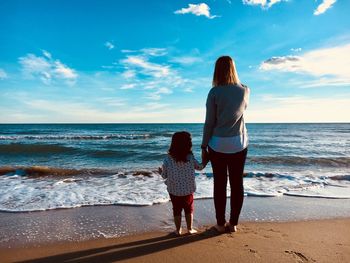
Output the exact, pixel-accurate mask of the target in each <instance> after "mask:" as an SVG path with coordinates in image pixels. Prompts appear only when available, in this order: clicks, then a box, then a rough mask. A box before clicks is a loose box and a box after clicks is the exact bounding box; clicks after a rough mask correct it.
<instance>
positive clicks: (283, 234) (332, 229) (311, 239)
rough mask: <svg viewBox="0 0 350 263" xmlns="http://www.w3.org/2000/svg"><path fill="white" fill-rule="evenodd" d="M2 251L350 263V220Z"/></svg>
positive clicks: (43, 257)
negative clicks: (234, 231) (222, 232)
mask: <svg viewBox="0 0 350 263" xmlns="http://www.w3.org/2000/svg"><path fill="white" fill-rule="evenodd" d="M0 253H1V255H2V256H1V257H2V262H14V261H17V262H116V261H118V262H120V261H122V262H350V219H332V220H313V221H300V222H278V223H277V222H275V223H271V222H260V223H253V222H246V223H243V224H241V225H240V227H239V231H238V232H236V233H225V234H221V235H219V234H217V233H216V232H215V231H214V230H213V229H212V228H202V229H201V230H200V232H199V233H198V234H196V235H192V236H188V235H184V236H181V237H174V236H172V235H169V234H168V233H165V232H150V233H144V234H138V235H131V236H126V237H120V238H111V239H105V238H102V239H97V240H90V241H83V242H63V243H56V244H51V245H43V246H40V247H33V248H32V247H28V248H15V249H5V250H4V249H1V250H0Z"/></svg>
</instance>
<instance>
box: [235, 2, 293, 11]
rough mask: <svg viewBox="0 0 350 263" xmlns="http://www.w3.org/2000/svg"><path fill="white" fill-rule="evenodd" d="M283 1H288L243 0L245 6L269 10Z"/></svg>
mask: <svg viewBox="0 0 350 263" xmlns="http://www.w3.org/2000/svg"><path fill="white" fill-rule="evenodd" d="M282 1H286V0H243V1H242V2H243V4H245V5H260V6H261V8H264V9H268V8H270V7H271V6H273V5H274V4H277V3H279V2H282Z"/></svg>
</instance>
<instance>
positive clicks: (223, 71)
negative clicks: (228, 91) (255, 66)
mask: <svg viewBox="0 0 350 263" xmlns="http://www.w3.org/2000/svg"><path fill="white" fill-rule="evenodd" d="M239 83H240V81H239V78H238V74H237V70H236V66H235V62H234V61H233V60H232V58H231V57H230V56H222V57H219V58H218V59H217V60H216V62H215V69H214V75H213V83H212V85H213V87H216V86H225V85H229V84H239Z"/></svg>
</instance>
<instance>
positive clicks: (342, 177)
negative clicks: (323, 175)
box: [329, 174, 350, 181]
mask: <svg viewBox="0 0 350 263" xmlns="http://www.w3.org/2000/svg"><path fill="white" fill-rule="evenodd" d="M329 178H330V179H332V180H338V181H350V174H348V175H335V176H331V177H329Z"/></svg>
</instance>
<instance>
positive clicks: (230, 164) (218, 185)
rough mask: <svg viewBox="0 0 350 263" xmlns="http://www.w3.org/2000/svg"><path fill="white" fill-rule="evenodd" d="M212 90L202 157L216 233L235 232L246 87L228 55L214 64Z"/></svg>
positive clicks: (245, 137)
mask: <svg viewBox="0 0 350 263" xmlns="http://www.w3.org/2000/svg"><path fill="white" fill-rule="evenodd" d="M212 85H213V87H212V89H211V90H210V91H209V94H208V98H207V103H206V108H207V112H206V118H205V124H204V130H203V140H202V146H201V148H202V158H203V159H206V157H207V156H208V155H209V158H210V162H211V166H212V169H213V175H214V205H215V212H216V221H217V225H216V226H215V228H216V230H217V231H218V232H221V233H222V232H225V227H227V228H228V229H229V230H230V231H231V232H235V231H237V224H238V218H239V214H240V212H241V208H242V205H243V196H244V192H243V170H244V164H245V160H246V156H247V146H248V135H247V129H246V127H245V123H244V118H243V113H244V111H245V109H246V108H247V105H248V100H249V88H248V87H247V86H245V85H243V84H241V83H240V81H239V78H238V75H237V71H236V67H235V64H234V62H233V60H232V59H231V58H230V57H229V56H223V57H220V58H218V60H217V61H216V63H215V70H214V76H213V84H212ZM227 177H228V178H229V180H230V186H231V214H230V221H229V222H226V219H225V210H226V199H227V198H226V187H227Z"/></svg>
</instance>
